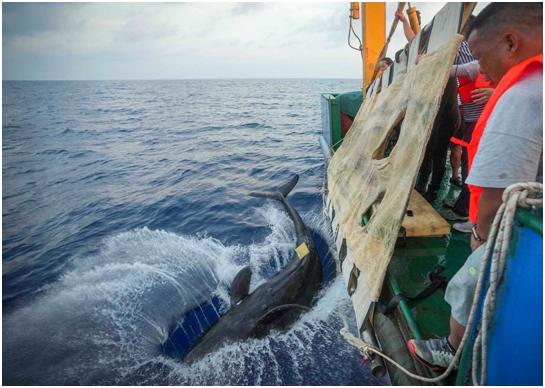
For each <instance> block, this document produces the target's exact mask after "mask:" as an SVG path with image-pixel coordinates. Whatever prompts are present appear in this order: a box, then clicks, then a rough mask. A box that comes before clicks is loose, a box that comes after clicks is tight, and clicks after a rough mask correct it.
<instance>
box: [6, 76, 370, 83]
mask: <svg viewBox="0 0 545 388" xmlns="http://www.w3.org/2000/svg"><path fill="white" fill-rule="evenodd" d="M293 79H300V80H324V79H326V80H361V78H350V77H335V78H328V77H250V78H248V77H244V78H243V77H240V78H237V77H234V78H104V79H99V78H89V79H2V82H74V81H218V80H227V81H228V80H235V81H236V80H293Z"/></svg>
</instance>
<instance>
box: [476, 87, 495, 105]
mask: <svg viewBox="0 0 545 388" xmlns="http://www.w3.org/2000/svg"><path fill="white" fill-rule="evenodd" d="M492 93H494V89H492V88H480V89H474V90H472V91H471V97H472V98H473V102H475V103H477V104H479V105H484V104H486V103H487V102H488V100H489V99H490V96H491V95H492Z"/></svg>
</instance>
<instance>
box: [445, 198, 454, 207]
mask: <svg viewBox="0 0 545 388" xmlns="http://www.w3.org/2000/svg"><path fill="white" fill-rule="evenodd" d="M455 204H456V198H450V199H445V200H444V201H443V206H444V207H446V208H448V209H452V208H453V207H454V205H455Z"/></svg>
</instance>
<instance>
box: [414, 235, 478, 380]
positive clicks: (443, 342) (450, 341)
mask: <svg viewBox="0 0 545 388" xmlns="http://www.w3.org/2000/svg"><path fill="white" fill-rule="evenodd" d="M485 248H486V246H485V245H481V246H480V247H479V248H477V249H476V250H475V251H474V252H473V253H472V254H471V255H470V256H469V257H468V258H467V260H466V262H465V264H464V265H463V266H462V268H460V270H459V271H458V272H457V273H456V275H454V277H453V278H452V279H451V280H450V282H449V284H448V286H447V290H446V292H445V300H446V301H447V303H448V304H450V307H451V317H450V334H449V336H448V338H433V339H428V340H414V339H411V340H409V341H408V343H407V346H408V348H409V352H410V353H411V355H412V356H413V357H414V358H416V359H417V360H418V361H420V362H421V363H422V364H424V365H426V366H427V367H429V368H431V369H434V370H440V369H444V368H447V367H448V365H449V364H450V362H451V361H452V359H453V358H454V354H455V353H456V349H457V348H458V347H459V346H460V342H461V341H462V337H463V335H464V331H465V326H466V325H467V320H468V318H469V313H470V310H471V305H472V303H473V294H474V292H475V287H476V285H477V278H478V276H479V269H480V267H481V261H482V256H483V254H484V250H485Z"/></svg>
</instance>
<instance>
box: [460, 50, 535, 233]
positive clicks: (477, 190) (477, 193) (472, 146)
mask: <svg viewBox="0 0 545 388" xmlns="http://www.w3.org/2000/svg"><path fill="white" fill-rule="evenodd" d="M535 69H541V71H543V53H542V54H539V55H536V56H533V57H531V58H528V59H526V60H524V61H522V62H520V63H519V64H517V65H515V66H513V67H512V68H510V69H509V71H507V73H505V75H504V76H503V77H502V79H501V80H500V82H499V83H498V85H497V86H496V89H495V90H494V93H492V96H491V97H490V100H488V102H487V103H486V106H485V107H484V109H483V112H482V113H481V116H480V117H479V120H477V124H475V129H474V130H473V136H472V137H471V142H470V143H469V146H468V147H467V156H468V171H471V165H472V164H473V159H474V158H475V155H476V154H477V150H478V147H479V142H480V141H481V137H482V136H483V132H484V129H485V128H486V124H487V122H488V119H489V118H490V115H491V114H492V111H493V110H494V107H495V106H496V103H497V102H498V100H499V99H500V97H501V96H503V94H504V93H505V92H506V91H507V90H509V88H510V87H511V86H513V85H514V84H515V83H517V82H518V80H519V79H520V78H521V77H522V76H523V75H525V74H526V73H528V72H529V71H533V70H535ZM467 186H468V188H469V192H470V199H469V220H470V221H472V222H474V223H476V222H477V215H478V213H479V198H480V197H481V192H482V191H483V189H482V187H479V186H473V185H467Z"/></svg>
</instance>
